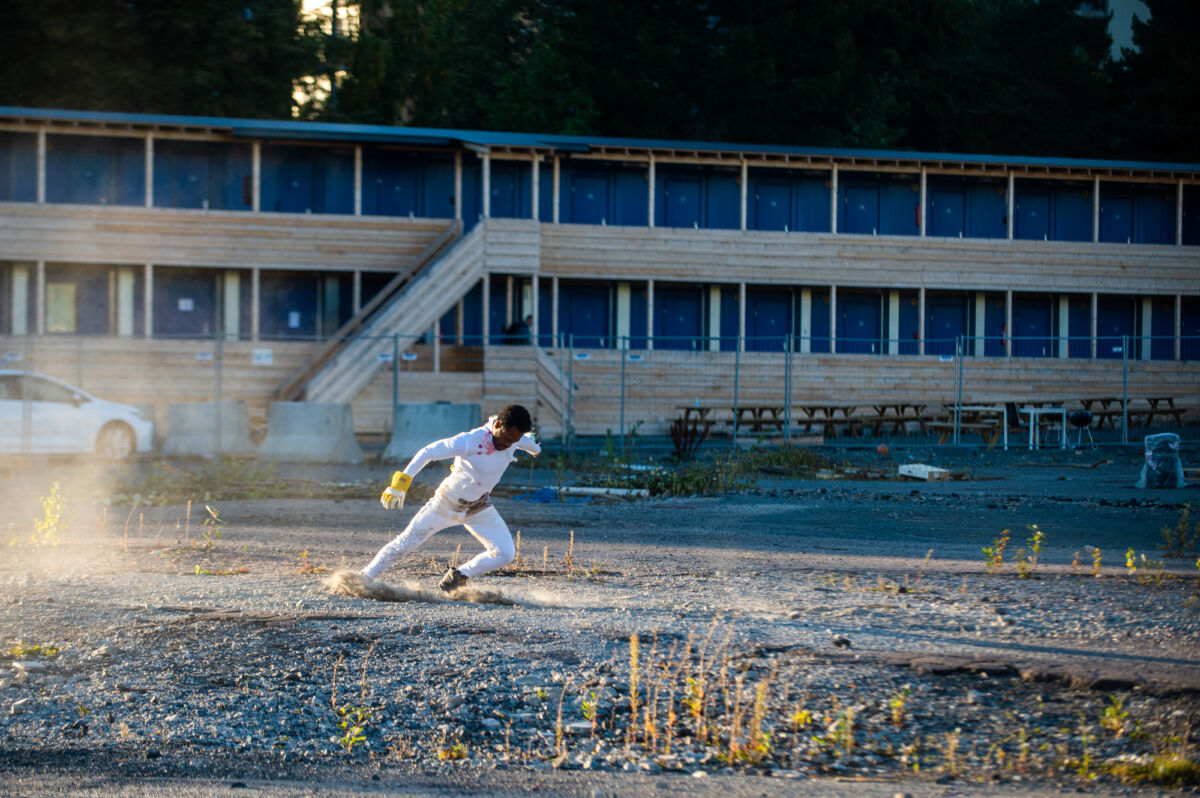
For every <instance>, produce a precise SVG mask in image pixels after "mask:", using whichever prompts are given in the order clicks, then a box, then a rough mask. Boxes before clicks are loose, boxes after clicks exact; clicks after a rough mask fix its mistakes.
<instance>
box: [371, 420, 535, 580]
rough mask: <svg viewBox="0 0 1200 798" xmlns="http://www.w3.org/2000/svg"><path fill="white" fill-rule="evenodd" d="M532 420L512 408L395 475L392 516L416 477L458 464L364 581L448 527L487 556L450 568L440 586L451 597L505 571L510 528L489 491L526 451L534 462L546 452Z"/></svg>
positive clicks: (386, 496)
mask: <svg viewBox="0 0 1200 798" xmlns="http://www.w3.org/2000/svg"><path fill="white" fill-rule="evenodd" d="M532 429H533V420H532V419H531V418H530V417H529V411H528V410H526V409H525V408H524V407H522V406H521V405H509V406H508V407H505V408H504V409H503V410H501V411H500V413H499V414H498V415H496V416H493V417H491V418H490V419H488V422H487V423H486V424H484V425H483V426H482V427H478V428H476V429H473V430H471V431H469V432H460V433H459V434H457V435H455V436H453V437H450V438H444V439H442V440H440V441H434V442H433V443H431V444H428V445H427V446H425V447H424V448H423V449H421V451H419V452H417V453H416V455H414V456H413V459H412V460H411V461H410V462H409V464H408V465H407V466H405V467H404V470H403V471H397V472H396V473H395V474H393V475H392V484H391V485H390V486H388V487H387V488H385V489H384V491H383V495H382V496H380V497H379V501H380V502H381V503H382V504H383V506H384V507H385V508H386V509H388V510H398V509H400V508H401V507H403V506H404V496H405V494H406V493H407V491H408V488H409V486H410V485H411V484H412V480H413V477H415V476H416V475H417V474H418V473H420V471H421V469H422V468H424V467H425V466H427V465H428V464H429V463H430V462H432V461H434V460H448V459H450V458H451V457H453V458H454V463H453V465H451V467H450V475H449V476H448V477H446V478H445V479H444V480H442V484H440V485H438V489H437V492H436V493H434V495H433V497H432V498H431V499H430V500H429V501H427V502H426V503H425V506H424V507H422V508H421V509H420V510H418V511H417V514H416V515H414V516H413V517H412V520H411V521H409V522H408V526H407V527H405V528H404V531H403V532H401V533H400V534H399V535H397V536H396V537H395V538H394V539H392V540H391V541H390V542H388V543H387V544H386V545H385V546H384V547H383V548H382V549H380V550H379V553H378V554H376V555H375V559H373V560H371V562H370V564H369V565H367V567H366V568H363V569H362V574H363V576H366V577H368V578H369V579H378V578H379V577H380V576H381V575H382V574H383V572H384V571H386V570H387V569H388V567H389V566H390V565H391V564H392V563H393V562H395V561H396V559H397V558H399V557H400V555H401V554H404V553H405V552H408V551H412V550H413V549H415V548H417V547H418V546H420V545H421V544H422V543H424V542H425V541H426V540H429V538H431V537H433V535H434V534H435V533H437V532H439V531H441V530H443V529H445V528H446V527H449V526H454V525H455V524H462V525H463V526H464V527H466V529H467V531H468V532H470V533H471V534H472V535H474V536H475V538H476V540H478V541H479V542H480V543H482V544H483V546H484V550H483V551H481V552H480V553H479V554H477V555H476V556H475V557H474V558H473V559H472V560H470V561H469V562H467V563H466V564H464V565H460V566H458V567H457V568H450V569H449V570H447V571H446V573H445V575H444V576H442V581H441V583H439V584H438V587H440V588H441V589H442V590H444V591H446V592H450V591H452V590H455V589H456V588H459V587H461V586H462V585H463V584H465V583H466V581H467V579H469V578H470V577H473V576H479V575H480V574H486V573H488V572H489V571H495V570H497V569H499V568H503V567H504V566H506V565H508V564H509V563H510V562H512V560H513V556H514V555H515V554H516V551H515V549H514V546H513V539H512V535H511V534H509V531H508V526H507V525H506V524H505V523H504V519H503V518H501V517H500V513H498V512H496V508H495V507H493V506H492V500H491V490H492V488H494V487H495V486H496V483H497V482H499V481H500V477H502V476H504V471H505V469H507V468H508V465H509V463H511V462H512V461H513V460H514V459H515V458H516V456H517V450H518V449H522V450H524V451H526V452H529V453H530V454H532V455H533V456H534V457H536V456H537V455H538V454H540V453H541V451H542V447H541V446H539V445H538V443H537V441H535V440H534V439H533V437H532V436H531V435H530V434H529V432H530V430H532Z"/></svg>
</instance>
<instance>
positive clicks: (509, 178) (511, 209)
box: [489, 161, 521, 219]
mask: <svg viewBox="0 0 1200 798" xmlns="http://www.w3.org/2000/svg"><path fill="white" fill-rule="evenodd" d="M489 179H490V181H491V192H492V200H491V202H492V205H491V208H490V209H489V211H490V213H491V215H492V216H495V217H496V218H499V219H515V218H517V217H519V216H521V197H520V184H519V180H518V177H517V169H516V166H515V165H513V164H511V163H505V164H497V163H495V162H494V161H493V162H492V171H491V176H490V178H489Z"/></svg>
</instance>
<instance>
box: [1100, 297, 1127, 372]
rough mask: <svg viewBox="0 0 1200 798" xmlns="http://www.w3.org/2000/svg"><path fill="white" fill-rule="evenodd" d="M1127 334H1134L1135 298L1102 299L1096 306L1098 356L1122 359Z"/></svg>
mask: <svg viewBox="0 0 1200 798" xmlns="http://www.w3.org/2000/svg"><path fill="white" fill-rule="evenodd" d="M1126 336H1130V337H1132V336H1133V300H1132V299H1101V300H1100V302H1099V306H1098V307H1097V308H1096V357H1102V358H1116V359H1117V360H1120V359H1121V358H1122V357H1123V356H1124V353H1125V349H1124V346H1125V337H1126ZM1129 355H1130V357H1132V356H1133V355H1134V353H1133V352H1130V353H1129Z"/></svg>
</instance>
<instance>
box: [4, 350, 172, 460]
mask: <svg viewBox="0 0 1200 798" xmlns="http://www.w3.org/2000/svg"><path fill="white" fill-rule="evenodd" d="M153 448H154V422H153V421H151V420H150V419H148V418H146V417H145V415H143V413H142V411H141V410H139V409H138V408H136V407H132V406H131V405H123V404H118V403H117V402H108V401H105V400H104V399H98V398H96V397H95V396H92V395H91V394H90V393H88V392H87V391H85V390H83V389H82V388H76V387H75V386H74V385H71V384H69V383H66V382H63V381H62V380H57V379H55V378H54V377H47V376H46V375H44V374H36V373H33V372H24V371H6V370H0V454H53V453H81V452H82V453H90V452H95V453H96V454H99V455H101V456H103V457H107V458H111V459H120V458H122V457H127V456H128V455H130V454H132V453H134V452H148V451H150V450H151V449H153Z"/></svg>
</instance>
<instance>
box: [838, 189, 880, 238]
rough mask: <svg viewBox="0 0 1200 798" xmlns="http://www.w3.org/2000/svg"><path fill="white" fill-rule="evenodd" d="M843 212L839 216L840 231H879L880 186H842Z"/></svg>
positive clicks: (868, 232) (871, 233)
mask: <svg viewBox="0 0 1200 798" xmlns="http://www.w3.org/2000/svg"><path fill="white" fill-rule="evenodd" d="M842 198H843V199H842V213H841V215H840V216H839V217H838V232H841V233H865V234H867V235H873V234H875V233H878V232H879V187H878V186H851V185H848V186H845V187H843V188H842Z"/></svg>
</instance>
